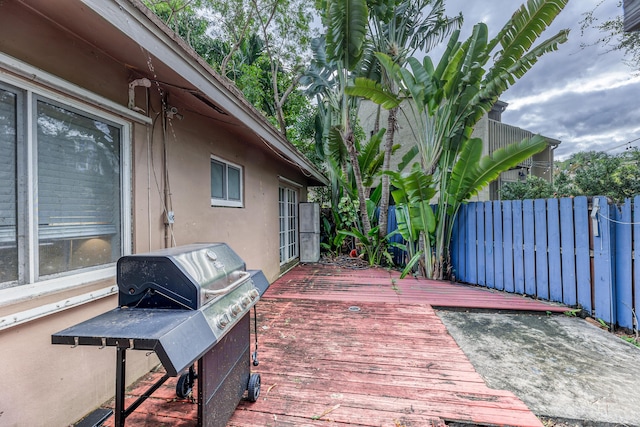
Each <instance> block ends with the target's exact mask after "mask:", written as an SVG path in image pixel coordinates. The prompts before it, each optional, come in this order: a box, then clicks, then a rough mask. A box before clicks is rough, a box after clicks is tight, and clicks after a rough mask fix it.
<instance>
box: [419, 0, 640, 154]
mask: <svg viewBox="0 0 640 427" xmlns="http://www.w3.org/2000/svg"><path fill="white" fill-rule="evenodd" d="M523 1H524V0H522V1H520V0H447V12H448V13H449V14H456V13H458V12H460V11H462V13H463V15H464V18H465V24H464V27H463V30H462V38H463V39H466V37H467V36H468V35H469V34H470V32H471V28H472V27H473V25H474V24H476V23H478V22H480V21H483V22H485V23H486V24H487V25H488V27H489V32H490V36H493V35H495V34H496V33H497V32H498V30H499V29H501V28H502V26H503V25H504V24H505V23H506V22H507V20H508V19H509V17H510V16H511V14H512V13H513V12H514V11H515V10H516V9H517V8H518V7H519V6H520V4H522V2H523ZM599 2H600V0H571V1H569V4H568V5H567V7H566V8H565V9H564V10H563V11H562V13H560V15H559V16H558V17H557V18H556V20H555V21H554V23H553V25H552V27H551V28H550V29H549V30H548V33H547V36H550V35H551V34H555V33H557V32H558V31H559V30H560V29H563V28H569V29H570V30H571V32H570V34H569V41H568V42H567V43H565V44H563V45H561V46H560V49H559V50H558V51H556V52H552V53H549V54H547V55H545V56H544V57H543V58H542V59H541V60H540V61H539V62H538V63H537V64H536V65H535V66H534V67H533V68H532V69H531V70H530V71H529V72H528V73H527V74H526V75H525V76H524V77H523V78H522V79H520V80H519V81H518V82H516V84H515V85H514V86H513V87H512V88H510V89H509V90H508V91H507V92H505V93H504V94H503V96H502V97H501V99H502V100H503V101H505V102H508V103H509V106H508V107H507V110H506V111H505V113H504V114H503V116H502V120H503V122H505V123H508V124H511V125H514V126H519V127H521V128H524V129H527V130H530V131H532V132H534V133H540V134H542V135H544V136H548V137H551V138H555V139H558V140H560V141H562V143H561V144H560V146H559V147H558V149H557V150H556V159H558V160H563V159H565V158H566V157H568V156H569V155H571V154H572V153H574V152H577V151H586V150H596V151H608V152H610V153H616V152H619V151H621V150H624V149H625V148H626V147H628V146H635V147H640V140H638V141H635V142H633V143H631V144H626V145H625V143H627V142H629V141H632V140H635V139H636V138H640V75H638V73H635V74H634V72H633V70H632V69H631V68H630V67H629V66H628V65H626V64H625V63H624V62H623V55H622V54H621V53H620V52H609V53H607V49H606V48H604V47H598V46H594V47H587V48H584V49H582V48H581V44H585V43H586V44H589V43H592V42H593V41H594V40H596V39H597V37H598V33H597V31H595V30H587V31H586V32H585V34H584V35H583V34H581V30H580V21H581V20H582V18H583V13H585V12H587V11H589V10H592V9H593V8H594V7H595V6H596V5H597V4H598V3H599ZM617 4H618V0H604V2H603V3H602V4H601V5H600V6H599V7H598V8H597V9H596V11H597V13H596V16H598V17H600V18H601V19H605V18H607V17H613V16H616V15H617V14H620V13H622V9H621V8H618V7H617ZM544 38H546V37H543V38H541V39H540V40H542V39H544ZM440 55H441V52H438V50H435V51H433V52H431V54H430V56H431V57H432V58H434V61H435V60H436V58H439V57H440ZM620 146H622V147H620ZM616 147H618V148H616Z"/></svg>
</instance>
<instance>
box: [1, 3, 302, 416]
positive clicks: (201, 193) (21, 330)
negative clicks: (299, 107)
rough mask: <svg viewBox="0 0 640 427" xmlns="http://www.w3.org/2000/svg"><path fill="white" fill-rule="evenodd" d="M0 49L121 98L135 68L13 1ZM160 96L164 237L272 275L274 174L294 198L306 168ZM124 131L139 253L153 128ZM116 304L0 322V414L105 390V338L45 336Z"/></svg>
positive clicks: (64, 403)
mask: <svg viewBox="0 0 640 427" xmlns="http://www.w3.org/2000/svg"><path fill="white" fill-rule="evenodd" d="M67 4H68V3H65V5H67ZM61 6H62V4H61ZM0 52H3V53H5V54H8V55H10V56H12V57H14V58H17V59H20V60H21V61H24V62H26V63H28V64H30V65H33V66H35V67H38V68H40V69H42V70H44V71H46V72H48V73H50V74H53V75H55V76H57V77H59V78H61V79H63V80H65V81H67V82H71V83H73V84H76V85H78V86H80V87H83V88H86V89H87V90H89V91H91V92H92V93H95V94H97V95H100V96H103V97H105V98H108V99H109V100H111V101H114V102H117V103H118V104H120V105H123V106H126V104H127V84H128V82H129V81H130V80H131V79H132V78H134V77H136V75H135V74H132V72H131V70H129V69H127V67H126V66H124V65H123V64H122V63H119V62H117V61H115V60H114V59H113V58H111V57H110V56H109V55H106V54H104V52H102V51H101V50H100V48H98V47H97V46H94V45H92V44H91V43H89V42H87V41H83V40H80V39H78V38H75V37H74V36H71V35H69V34H67V33H65V32H64V31H62V30H61V28H60V27H58V26H57V25H55V24H54V23H52V22H50V21H49V20H47V19H44V18H43V17H42V16H39V15H38V14H36V13H33V12H32V11H30V10H29V9H27V8H24V7H23V6H21V5H20V4H19V2H11V1H10V2H0ZM140 54H141V55H143V52H140ZM157 65H158V64H156V66H157ZM1 79H2V74H1V73H0V80H1ZM140 93H143V92H140ZM171 102H172V105H175V106H177V108H179V110H180V111H181V114H182V116H183V119H182V120H177V119H174V120H172V121H170V122H169V123H168V126H167V132H166V135H167V138H166V149H167V153H168V156H167V158H168V161H167V164H168V166H167V167H168V169H167V170H168V176H169V182H170V185H171V203H172V209H173V211H174V212H175V218H176V221H175V224H174V229H173V233H174V236H175V243H176V244H178V245H183V244H188V243H193V242H203V241H223V242H227V243H228V244H229V245H230V246H231V247H232V248H233V249H234V250H235V251H236V252H238V254H239V255H240V256H241V257H242V258H243V259H244V260H245V261H246V262H247V266H248V267H249V268H255V269H262V270H263V271H264V272H265V275H266V276H267V278H268V279H269V280H270V281H272V280H274V279H275V278H277V276H278V275H279V274H280V266H279V239H278V185H279V183H280V181H279V178H278V177H279V176H282V177H285V178H287V179H288V180H291V181H294V182H298V183H300V184H302V188H300V190H299V191H300V193H301V194H300V200H301V201H304V200H306V187H305V185H306V182H307V178H306V177H305V176H304V175H303V174H302V173H301V172H300V171H299V169H298V168H296V167H294V166H292V165H291V164H289V163H287V162H285V161H283V160H280V159H279V158H278V157H277V156H276V155H274V154H273V153H272V152H271V150H270V149H269V148H267V146H266V145H265V143H264V142H262V141H248V140H247V138H248V136H247V135H250V133H249V132H247V131H246V130H245V131H244V133H243V132H241V131H239V130H238V129H237V128H236V127H234V126H229V125H226V124H225V123H220V122H216V121H214V120H212V119H211V118H209V117H206V115H203V114H202V112H200V111H194V105H193V103H192V100H191V102H190V100H189V99H188V97H186V95H184V94H181V93H180V91H178V90H176V91H175V93H173V94H172V96H171ZM139 105H140V103H139ZM142 105H144V102H142ZM149 105H150V106H151V107H152V108H153V110H152V111H149V115H150V116H151V117H153V118H155V117H156V116H155V112H157V111H160V109H161V101H160V91H159V90H158V89H157V88H155V87H152V88H151V90H150V91H149ZM152 129H153V130H152ZM131 130H132V147H131V160H132V188H133V194H132V195H131V203H132V246H133V247H132V250H133V252H145V251H148V250H154V249H158V248H162V247H164V246H165V226H164V218H163V207H162V200H163V197H164V184H163V176H164V171H165V165H164V161H163V148H164V147H163V144H164V139H163V136H162V127H161V126H160V124H159V123H156V124H155V125H154V126H153V127H152V126H151V125H144V124H140V123H137V124H134V123H133V122H132V123H131ZM149 153H151V155H152V156H151V157H150V156H149ZM211 155H215V156H218V157H221V158H223V159H226V160H229V161H231V162H233V163H236V164H239V165H241V166H243V167H244V182H245V186H244V190H245V194H244V208H219V207H211V206H210V156H211ZM152 159H153V161H152ZM154 172H155V173H154ZM156 179H157V182H156ZM114 283H115V279H114V278H111V279H108V280H106V281H102V282H99V283H88V284H86V285H83V286H79V287H76V288H74V289H71V290H67V291H65V292H62V293H56V294H51V295H47V296H45V297H42V296H40V297H37V298H32V299H27V300H23V301H21V302H20V303H8V302H7V301H4V300H3V295H4V294H3V292H2V290H0V316H5V315H7V314H11V313H16V312H20V311H22V310H26V309H30V308H33V307H37V306H39V305H42V304H44V303H50V302H54V301H60V300H64V299H65V298H68V297H72V296H75V295H80V294H84V293H86V292H89V291H92V290H95V289H98V288H102V287H104V286H109V285H113V284H114ZM45 293H46V292H45ZM116 306H117V298H116V296H110V297H106V298H103V299H100V300H98V301H95V302H92V303H87V304H84V305H81V306H79V307H77V308H72V309H68V310H65V311H62V312H59V313H57V314H53V315H47V316H45V317H43V318H40V319H38V320H34V321H30V322H27V323H24V324H22V325H19V326H14V327H11V328H9V329H5V330H1V331H0V378H1V379H2V380H1V383H2V384H3V385H4V387H0V425H2V426H62V425H69V424H70V423H72V422H74V421H76V420H78V419H79V418H81V417H82V416H83V415H85V414H87V413H88V412H90V411H91V410H93V409H94V408H96V407H97V406H98V405H99V404H101V403H103V402H104V401H106V400H107V399H109V398H110V397H112V396H113V394H114V390H115V362H116V356H115V349H114V348H112V347H107V348H105V349H102V350H99V349H98V348H96V347H77V348H69V347H67V346H57V345H56V346H54V345H51V338H50V337H51V334H52V333H54V332H57V331H59V330H61V329H64V328H66V327H68V326H71V325H74V324H76V323H79V322H81V321H83V320H86V319H89V318H92V317H94V316H96V315H98V314H101V313H103V312H105V311H108V310H110V309H112V308H114V307H116ZM127 360H128V365H127V374H128V380H129V381H132V380H134V379H135V378H138V377H140V376H141V375H143V374H144V373H146V372H147V371H148V370H149V369H151V368H152V367H153V366H155V365H157V363H158V362H157V359H156V357H155V356H153V355H151V356H149V355H147V354H146V352H137V351H129V352H128V358H127Z"/></svg>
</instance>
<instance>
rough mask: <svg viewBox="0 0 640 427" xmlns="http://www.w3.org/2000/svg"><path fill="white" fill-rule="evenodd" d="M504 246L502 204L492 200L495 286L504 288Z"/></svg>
mask: <svg viewBox="0 0 640 427" xmlns="http://www.w3.org/2000/svg"><path fill="white" fill-rule="evenodd" d="M503 251H504V248H503V243H502V204H501V203H500V201H498V200H496V201H495V202H493V259H494V271H495V282H494V283H495V288H496V289H498V290H503V289H504V266H503V264H504V252H503Z"/></svg>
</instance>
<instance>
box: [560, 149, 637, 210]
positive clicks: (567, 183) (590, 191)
mask: <svg viewBox="0 0 640 427" xmlns="http://www.w3.org/2000/svg"><path fill="white" fill-rule="evenodd" d="M557 166H558V168H559V170H558V171H557V172H556V176H555V182H554V184H555V185H556V192H557V193H558V195H559V196H562V197H566V196H606V197H609V198H610V199H612V200H613V201H615V202H617V203H621V202H623V201H624V199H626V198H632V197H634V196H637V195H639V194H640V174H639V173H638V171H639V170H640V151H639V150H638V149H637V148H633V149H629V150H626V151H624V152H622V153H620V154H608V153H605V152H596V151H587V152H580V153H574V154H573V155H571V157H570V158H569V159H568V160H566V161H564V162H558V163H557Z"/></svg>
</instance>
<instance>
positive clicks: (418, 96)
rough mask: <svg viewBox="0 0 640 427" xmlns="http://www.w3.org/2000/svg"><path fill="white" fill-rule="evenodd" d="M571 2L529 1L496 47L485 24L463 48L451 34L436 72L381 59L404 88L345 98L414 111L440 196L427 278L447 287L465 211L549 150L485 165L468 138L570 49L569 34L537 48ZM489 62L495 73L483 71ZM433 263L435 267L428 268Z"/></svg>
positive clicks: (532, 147) (524, 150)
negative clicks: (498, 180)
mask: <svg viewBox="0 0 640 427" xmlns="http://www.w3.org/2000/svg"><path fill="white" fill-rule="evenodd" d="M567 1H568V0H528V1H527V3H526V5H522V6H521V7H520V8H519V9H518V10H516V12H515V13H514V14H513V15H512V17H511V19H510V20H509V21H508V22H507V23H506V24H505V25H504V27H503V28H502V29H501V30H500V31H499V32H498V34H497V35H496V36H495V37H494V38H493V39H489V36H488V34H489V31H488V28H487V26H486V24H484V23H479V24H476V25H475V26H474V27H473V31H472V33H471V36H470V37H469V38H468V39H467V40H465V41H460V40H459V37H460V32H459V31H454V32H453V34H452V36H451V38H450V39H449V42H448V44H447V48H446V50H445V52H444V54H443V55H442V58H441V59H440V62H439V63H438V64H437V66H436V65H434V63H433V62H432V60H431V58H429V57H428V56H427V57H425V58H424V60H423V62H422V63H421V62H419V61H418V60H417V59H415V58H409V59H408V61H407V62H408V64H409V66H410V68H411V69H410V70H409V69H408V68H404V67H401V66H399V65H398V64H397V63H396V62H395V61H394V60H393V58H391V57H389V56H388V55H385V54H384V53H377V54H376V56H377V57H378V59H379V61H380V63H381V64H382V66H383V67H384V68H385V70H386V72H387V74H388V75H389V76H392V77H393V78H394V79H395V82H396V83H397V85H398V87H399V88H400V90H399V91H398V93H397V94H396V93H393V92H391V91H389V90H386V88H385V87H383V86H382V85H379V84H372V83H371V82H370V81H366V82H365V81H364V80H361V79H357V80H356V81H355V84H354V85H353V86H352V87H350V88H349V89H348V90H347V93H349V94H351V95H354V96H363V97H366V98H369V99H371V100H373V101H374V102H376V103H378V104H380V105H383V106H384V107H385V108H390V106H393V105H399V104H400V103H401V102H402V101H403V100H406V102H407V104H408V105H409V106H410V108H409V110H410V114H411V115H412V117H413V119H412V122H413V125H414V126H415V129H414V133H415V134H416V135H418V140H419V143H418V147H419V151H420V156H421V159H420V160H421V166H422V169H423V171H424V172H425V174H427V175H431V176H432V177H433V183H432V187H433V189H434V190H436V192H437V194H438V196H439V197H438V201H437V208H436V212H435V215H436V230H435V235H434V240H433V241H428V237H427V236H426V235H425V233H424V232H423V236H424V237H425V239H427V241H426V244H427V245H428V246H430V248H431V249H430V250H429V251H425V254H424V256H425V264H427V266H429V265H431V269H430V270H429V269H427V275H428V277H430V278H436V279H443V278H446V277H449V276H450V274H451V270H450V269H451V263H450V253H449V247H450V243H451V233H452V226H453V223H454V221H455V217H456V215H457V212H458V208H459V205H460V203H463V202H464V201H465V200H467V199H468V197H470V196H471V195H473V194H475V193H477V192H478V191H479V190H480V189H481V188H482V187H483V186H485V185H487V184H488V183H489V182H490V181H489V180H490V179H495V177H497V176H498V175H499V174H500V173H501V172H503V171H505V170H508V169H510V168H512V167H515V166H516V165H517V164H518V163H520V162H521V161H522V160H524V159H526V158H527V157H529V156H531V155H533V154H535V153H537V152H539V151H541V150H542V149H544V147H545V142H544V140H543V139H542V138H540V137H536V138H532V139H529V140H524V141H522V142H519V143H515V144H514V145H512V146H510V147H507V148H506V149H503V150H498V151H496V152H494V153H493V154H492V155H491V156H485V157H481V153H482V143H483V142H482V141H481V140H479V139H476V138H471V134H472V132H473V129H474V127H475V125H476V123H477V122H478V121H479V120H480V118H481V117H482V116H483V115H484V114H485V113H487V112H488V111H489V110H490V109H491V107H492V106H493V105H494V104H495V102H496V101H497V100H498V98H499V97H500V95H501V94H502V93H503V92H504V91H505V90H507V89H508V88H509V87H510V86H511V85H513V84H515V82H516V81H517V80H518V79H519V78H521V77H522V76H523V75H524V74H525V73H526V72H528V71H529V70H530V69H531V68H532V67H533V65H535V63H536V62H537V61H538V59H539V58H540V57H541V56H543V55H545V54H547V53H549V52H552V51H555V50H557V49H558V46H559V45H560V44H561V43H564V42H566V40H567V37H568V30H561V31H560V32H558V33H557V34H555V35H554V36H552V37H550V38H549V39H546V40H544V41H542V42H541V43H539V44H538V45H535V46H534V43H535V42H536V41H537V39H538V38H539V37H540V35H541V34H542V33H543V32H544V30H545V29H546V28H547V27H548V26H549V25H550V24H551V23H552V22H553V21H554V19H555V18H556V16H557V15H558V14H559V13H560V12H561V11H562V9H563V8H564V7H565V6H566V4H567ZM490 61H492V65H490V67H489V68H488V69H486V67H488V64H490ZM492 177H493V178H492ZM431 256H433V259H432V260H429V258H430V257H431Z"/></svg>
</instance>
